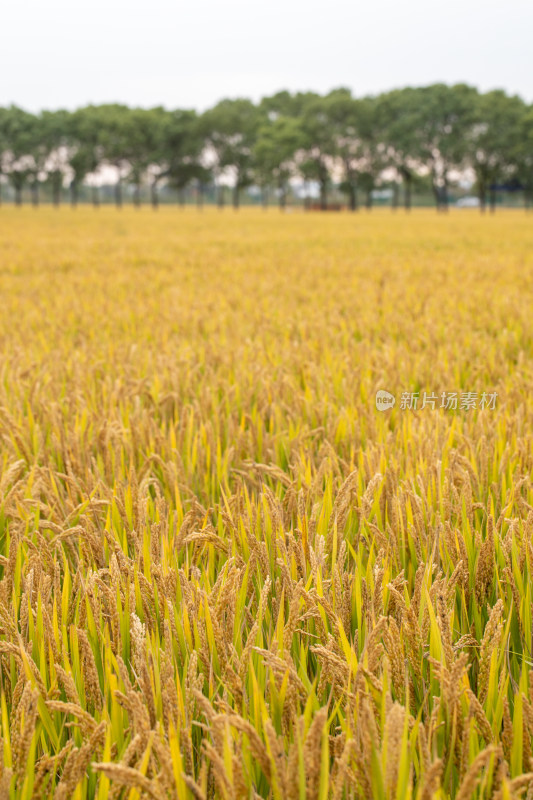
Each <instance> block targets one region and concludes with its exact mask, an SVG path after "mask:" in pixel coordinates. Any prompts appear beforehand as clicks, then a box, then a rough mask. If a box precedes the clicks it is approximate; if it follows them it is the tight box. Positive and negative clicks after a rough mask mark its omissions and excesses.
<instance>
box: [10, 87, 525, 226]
mask: <svg viewBox="0 0 533 800" xmlns="http://www.w3.org/2000/svg"><path fill="white" fill-rule="evenodd" d="M111 167H112V168H113V172H114V175H115V176H116V179H115V184H114V193H115V202H116V204H117V206H120V205H122V203H123V187H124V186H125V185H126V184H127V185H130V186H132V187H133V202H134V203H135V204H137V205H139V204H140V203H141V187H143V186H146V185H148V186H149V191H150V198H151V203H152V205H153V206H154V208H156V207H157V206H158V202H159V189H160V187H161V186H162V185H166V186H169V187H172V188H174V189H177V190H178V191H180V192H183V190H184V189H186V188H187V187H189V186H195V188H196V195H197V199H198V202H199V203H202V198H203V196H204V194H205V192H206V189H207V187H210V186H211V187H212V186H214V187H216V191H217V193H218V203H219V205H223V204H224V197H225V194H226V191H227V186H231V187H232V189H231V191H232V202H233V205H234V207H235V208H238V206H239V202H240V197H241V193H242V191H243V190H244V189H246V188H247V187H251V186H255V187H257V188H258V190H260V192H261V196H262V198H263V202H264V203H265V204H267V203H268V202H269V201H270V199H275V201H276V202H277V203H278V204H279V206H280V207H281V208H284V207H285V205H286V203H287V197H288V193H289V189H290V186H291V182H292V181H294V179H296V178H299V179H300V180H302V181H306V182H313V183H314V184H315V186H317V187H318V189H319V201H318V202H319V206H320V208H322V209H326V208H327V207H328V200H329V197H330V191H331V189H332V187H333V186H334V185H335V186H336V187H337V188H338V189H339V190H340V191H341V192H343V194H344V196H345V198H346V204H347V206H348V208H350V209H351V210H353V211H355V210H357V208H358V207H359V205H360V204H361V203H363V204H364V205H366V206H367V207H370V206H371V204H372V196H373V191H374V190H375V189H376V188H377V187H379V186H380V185H382V184H383V181H384V180H386V181H387V184H388V185H389V186H391V187H392V188H393V197H392V203H393V205H400V203H402V204H403V205H404V207H405V208H406V209H409V208H410V207H411V203H412V196H413V189H414V187H415V186H417V185H419V184H421V183H423V184H424V185H425V186H428V187H429V188H430V189H431V191H432V193H433V197H434V200H435V205H436V207H437V209H439V210H444V209H446V208H447V206H448V203H449V189H450V186H451V185H452V184H453V182H454V180H458V177H459V176H464V175H470V176H471V178H472V181H473V182H474V184H475V190H476V192H477V196H478V197H479V203H480V207H481V209H482V210H484V209H485V207H486V206H487V205H488V204H490V205H491V206H492V207H494V204H495V198H496V192H497V191H498V190H499V189H501V188H506V189H514V190H517V191H521V192H523V196H524V199H525V202H526V205H528V204H529V203H530V201H531V200H532V198H533V107H532V106H530V105H528V104H527V103H525V102H524V101H523V100H522V99H521V98H520V97H517V96H511V95H508V94H507V93H506V92H504V91H503V90H495V91H490V92H486V93H481V92H479V91H478V90H477V89H475V88H474V87H471V86H468V85H466V84H457V85H454V86H448V85H445V84H434V85H431V86H425V87H420V88H405V89H397V90H393V91H389V92H385V93H382V94H380V95H377V96H372V97H362V98H357V97H354V96H353V95H352V93H351V92H350V91H349V90H348V89H344V88H340V89H336V90H334V91H332V92H330V93H328V94H326V95H319V94H317V93H314V92H298V93H290V92H288V91H282V92H278V93H276V94H274V95H273V96H270V97H265V98H263V99H262V100H261V101H260V102H259V103H256V104H254V103H253V102H251V101H250V100H245V99H234V100H232V99H226V100H222V101H221V102H219V103H217V104H216V105H215V106H214V107H212V108H210V109H208V110H207V111H205V112H203V113H197V112H195V111H192V110H182V109H178V110H167V109H165V108H162V107H157V108H150V109H144V108H130V107H128V106H126V105H120V104H106V105H89V106H86V107H84V108H80V109H78V110H76V111H73V112H69V111H64V110H59V111H42V112H41V113H39V114H31V113H29V112H28V111H25V110H23V109H22V108H19V107H17V106H11V107H9V108H0V190H1V187H2V184H4V185H5V183H7V182H9V184H10V185H11V187H12V191H13V195H14V200H15V203H17V204H21V203H22V198H23V190H25V189H29V191H30V192H31V197H32V202H33V203H34V204H38V202H39V192H40V188H41V187H42V186H43V185H44V184H46V185H47V186H48V188H49V191H51V194H52V198H53V201H54V203H56V204H57V205H59V203H60V201H61V197H62V193H63V191H64V189H65V188H67V187H68V190H69V194H70V202H71V204H72V205H73V206H75V205H76V204H77V202H78V199H79V195H80V188H81V186H82V185H83V184H84V183H86V182H87V181H89V183H91V185H92V201H93V203H94V204H95V205H96V204H98V202H99V186H98V181H97V180H94V177H95V176H97V175H98V174H99V173H100V174H101V172H102V170H103V169H105V168H107V169H108V171H109V168H111ZM91 177H92V178H93V180H92V181H91V180H90V179H91Z"/></svg>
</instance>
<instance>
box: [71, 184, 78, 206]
mask: <svg viewBox="0 0 533 800" xmlns="http://www.w3.org/2000/svg"><path fill="white" fill-rule="evenodd" d="M70 205H71V208H76V206H77V205H78V184H77V182H76V181H75V180H73V181H71V182H70Z"/></svg>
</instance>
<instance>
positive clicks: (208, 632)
mask: <svg viewBox="0 0 533 800" xmlns="http://www.w3.org/2000/svg"><path fill="white" fill-rule="evenodd" d="M0 301H1V315H0V442H1V444H0V578H1V580H0V696H1V709H0V710H1V737H2V740H1V742H0V752H1V753H2V760H1V761H2V764H1V774H0V798H1V800H3V799H4V798H6V799H7V798H10V799H11V800H15V798H16V799H17V800H18V799H19V798H20V799H21V800H22V798H25V799H26V800H29V799H30V798H35V800H37V799H38V798H55V800H70V798H74V800H84V799H85V798H99V800H102V799H103V798H114V799H115V800H117V799H118V798H129V800H134V799H137V798H141V797H143V798H144V797H145V798H155V800H163V798H176V800H193V799H195V800H202V799H203V798H222V799H223V800H244V799H245V798H246V800H248V799H250V800H254V798H271V799H272V800H286V799H287V800H326V799H329V798H331V800H342V798H360V800H367V798H378V799H379V800H403V798H416V800H430V799H431V798H436V799H438V800H444V799H445V798H457V800H468V798H487V799H488V798H494V800H510V798H518V797H528V798H532V797H533V761H532V757H533V606H532V602H533V598H532V588H531V575H532V572H533V488H532V478H533V447H532V444H533V313H532V312H533V225H532V222H531V218H528V216H527V215H526V214H524V213H522V212H504V213H499V214H497V215H496V216H494V217H489V216H487V217H486V218H481V216H478V214H476V213H470V212H451V213H450V214H449V215H439V216H437V215H436V214H434V212H429V211H427V212H424V211H418V212H414V213H412V214H411V216H408V217H407V216H405V215H403V214H400V213H398V214H397V215H394V214H392V213H391V212H390V211H376V212H373V213H372V214H364V213H363V214H360V215H357V216H355V217H354V216H351V215H348V214H342V215H320V214H309V215H304V214H301V213H294V214H286V215H281V214H279V212H276V211H274V210H272V211H270V212H269V213H264V212H261V211H252V210H246V209H245V210H242V211H241V212H239V213H238V214H234V213H232V212H229V211H225V212H223V213H219V212H216V211H209V210H206V211H204V212H203V213H197V212H196V211H194V210H192V209H191V210H187V211H179V210H176V209H161V210H160V211H159V212H158V213H157V214H154V213H152V212H150V211H149V210H148V209H145V210H143V211H141V212H134V211H133V210H123V211H122V212H116V211H115V210H114V209H105V208H102V209H100V210H99V211H93V210H92V209H87V208H79V209H78V210H77V211H76V212H71V211H70V210H69V209H64V210H60V211H54V210H52V209H46V208H41V209H39V210H38V211H33V210H31V209H28V208H25V209H22V210H14V209H8V208H2V209H1V210H0ZM377 390H387V391H389V392H391V393H392V394H394V395H395V397H396V404H395V406H394V408H392V409H389V410H387V411H379V410H377V409H376V404H375V394H376V391H377ZM404 392H407V393H416V392H418V393H419V397H418V400H417V408H416V409H414V408H407V407H402V405H403V406H405V405H409V404H410V403H411V401H409V402H406V401H405V398H404V402H403V403H402V400H401V398H402V394H403V393H404ZM424 392H425V393H426V403H425V407H424V408H422V405H424V400H423V396H424ZM443 392H444V393H446V394H445V398H446V400H445V405H446V404H449V405H451V407H449V408H446V407H445V408H441V407H440V406H441V398H442V393H443ZM454 392H455V393H456V399H457V408H454V407H453V402H452V403H448V398H449V397H450V395H451V393H454ZM467 393H470V394H467ZM431 395H433V396H434V398H437V399H436V400H435V399H433V401H431V397H430V396H431ZM473 395H477V397H473ZM466 396H468V398H470V401H469V402H470V407H468V403H467V401H466V400H464V398H465V397H466ZM490 396H492V400H490ZM482 398H484V399H483V400H482ZM463 400H464V406H465V407H461V405H462V404H463ZM473 403H474V404H475V406H476V407H475V408H474V407H472V404H473ZM491 403H492V406H493V407H491ZM432 404H433V405H434V406H435V408H433V407H432Z"/></svg>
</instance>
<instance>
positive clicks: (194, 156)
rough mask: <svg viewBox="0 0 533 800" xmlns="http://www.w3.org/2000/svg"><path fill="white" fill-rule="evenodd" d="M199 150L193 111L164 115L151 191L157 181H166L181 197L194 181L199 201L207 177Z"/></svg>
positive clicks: (200, 136) (201, 141)
mask: <svg viewBox="0 0 533 800" xmlns="http://www.w3.org/2000/svg"><path fill="white" fill-rule="evenodd" d="M203 149H204V135H203V129H202V126H201V124H200V120H199V118H198V116H197V114H196V112H195V111H189V110H185V111H182V110H178V111H173V112H171V113H169V114H167V115H166V116H165V120H164V125H163V127H162V129H161V140H160V158H159V159H158V162H159V166H160V169H159V172H157V173H154V182H153V184H152V185H153V187H154V189H155V187H156V185H157V182H158V181H159V180H161V179H162V178H166V179H167V180H168V182H169V184H170V185H171V186H173V187H174V188H175V189H177V190H178V192H179V193H180V194H182V193H183V190H184V189H185V188H186V187H187V186H188V185H189V184H190V183H191V182H192V181H193V180H197V181H198V184H199V187H198V188H199V195H200V200H201V194H202V191H203V186H204V183H205V182H206V181H207V179H208V177H209V170H208V169H207V168H206V167H205V166H204V165H203V163H202V155H203ZM182 196H183V195H182Z"/></svg>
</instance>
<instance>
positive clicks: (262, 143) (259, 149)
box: [253, 115, 303, 210]
mask: <svg viewBox="0 0 533 800" xmlns="http://www.w3.org/2000/svg"><path fill="white" fill-rule="evenodd" d="M302 144H303V130H302V127H301V124H300V122H299V121H298V120H297V119H294V118H291V117H282V116H276V115H275V116H274V117H273V119H271V120H269V121H268V122H265V123H264V124H263V125H262V126H261V128H260V129H259V132H258V135H257V141H256V142H255V147H254V151H253V158H254V162H255V167H256V177H257V179H258V181H259V183H260V184H261V185H262V186H263V191H265V190H266V188H267V187H268V186H269V185H272V184H274V186H275V187H276V189H277V192H278V200H279V207H280V209H281V210H283V209H284V208H285V206H286V204H287V192H288V187H289V180H290V178H291V177H292V175H293V174H294V169H295V165H294V157H295V154H296V152H297V151H298V150H299V149H300V148H301V147H302Z"/></svg>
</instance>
